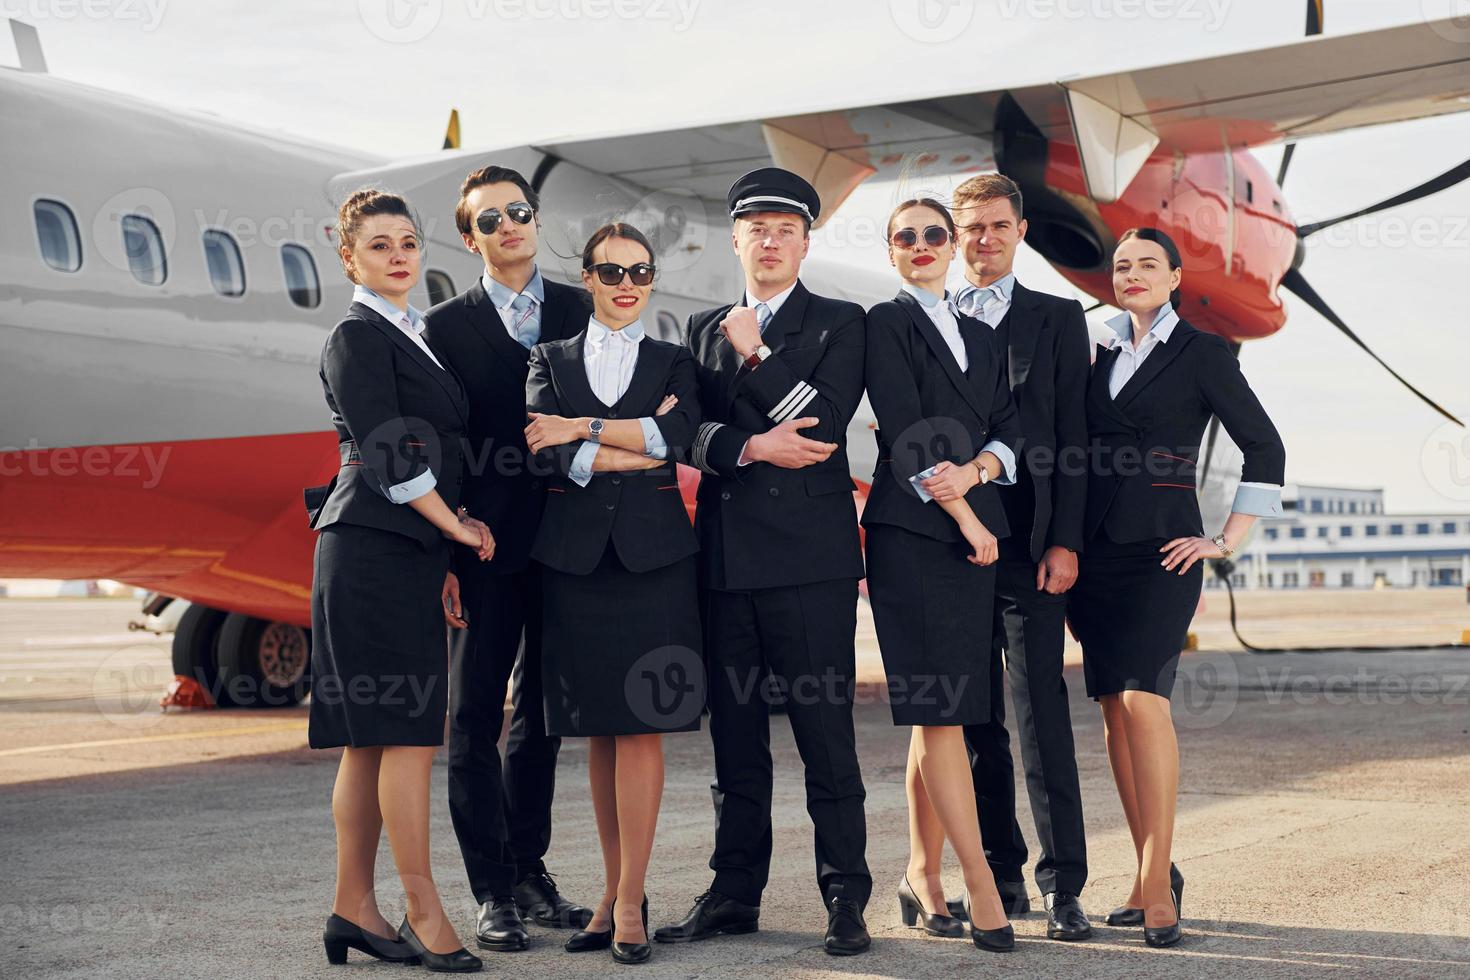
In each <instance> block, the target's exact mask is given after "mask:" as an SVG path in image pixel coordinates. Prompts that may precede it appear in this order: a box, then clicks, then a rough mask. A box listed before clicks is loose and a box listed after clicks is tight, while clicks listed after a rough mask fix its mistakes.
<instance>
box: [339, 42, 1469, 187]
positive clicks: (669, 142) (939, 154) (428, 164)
mask: <svg viewBox="0 0 1470 980" xmlns="http://www.w3.org/2000/svg"><path fill="white" fill-rule="evenodd" d="M1467 34H1470V32H1467V29H1466V28H1465V27H1464V26H1463V25H1461V24H1459V23H1458V21H1456V20H1455V19H1445V20H1439V21H1421V22H1419V23H1414V24H1409V25H1405V26H1402V27H1393V28H1387V29H1383V30H1374V31H1367V32H1363V33H1358V34H1344V35H1338V36H1332V37H1314V38H1310V39H1307V40H1304V41H1297V42H1294V43H1290V44H1283V45H1279V46H1276V47H1270V48H1264V49H1257V50H1252V51H1244V52H1240V53H1236V54H1229V55H1222V56H1219V57H1214V58H1206V59H1203V60H1196V61H1187V62H1180V63H1177V64H1170V65H1162V66H1157V67H1152V68H1142V69H1138V70H1134V71H1128V72H1121V73H1114V74H1108V75H1098V76H1093V77H1087V78H1073V79H1061V80H1058V81H1057V82H1055V83H1052V84H1044V85H1027V86H1025V87H1022V88H1015V89H994V90H988V91H973V92H950V93H940V94H936V95H933V96H930V97H925V98H919V99H914V100H908V101H902V102H892V103H886V104H877V105H867V106H864V105H845V106H831V107H827V108H824V109H823V108H819V109H818V110H817V111H808V112H803V113H801V114H799V115H791V116H782V117H772V118H764V119H747V120H737V121H729V122H719V123H712V124H707V125H693V126H684V127H680V128H676V129H666V130H661V131H653V132H623V133H609V134H603V135H599V136H593V137H588V138H577V139H551V140H546V141H542V142H537V143H533V144H532V145H531V146H530V147H526V149H531V150H536V151H539V152H540V153H542V154H545V155H546V156H547V157H550V158H554V159H555V160H558V161H565V162H568V163H571V164H574V165H578V166H582V167H586V168H587V169H589V170H593V171H596V172H599V173H603V174H606V175H608V176H610V177H613V178H616V179H620V180H626V181H628V182H630V183H632V184H635V185H639V186H642V187H649V188H678V189H680V190H681V191H683V192H684V193H688V194H691V195H693V196H697V197H700V198H703V199H705V200H709V201H722V200H723V198H724V194H725V190H726V189H727V188H728V187H729V186H730V183H731V182H732V181H733V180H734V178H735V177H737V176H739V175H740V174H741V173H743V172H745V171H746V170H749V169H752V168H754V167H758V166H765V165H768V164H769V163H771V162H774V163H776V164H777V165H779V166H784V167H787V168H788V169H791V170H794V171H796V172H798V173H801V174H802V175H803V176H805V177H806V178H807V179H808V180H810V181H811V182H812V184H813V186H815V187H816V188H817V190H818V192H819V193H820V194H821V197H822V211H823V215H824V216H829V215H831V214H833V213H834V212H835V211H836V210H837V208H838V207H839V206H840V205H841V203H842V201H843V200H845V199H846V197H847V196H848V195H849V194H850V193H851V192H852V191H853V189H855V188H856V187H857V186H858V185H859V184H861V183H862V182H863V181H864V180H866V179H868V178H870V177H873V176H875V175H877V176H880V177H884V178H892V177H900V176H905V175H912V174H915V173H925V172H933V173H944V174H950V175H952V174H959V173H965V172H968V171H981V170H988V169H993V168H994V167H995V166H996V151H997V147H996V133H997V130H998V129H1004V128H1005V127H1004V126H1002V125H1000V123H999V122H998V120H999V121H1001V122H1003V121H1004V119H1005V116H1004V114H1005V113H1007V112H1015V111H1019V112H1020V113H1022V114H1024V116H1025V122H1026V124H1027V129H1028V130H1029V131H1030V132H1032V133H1038V134H1039V135H1041V136H1043V137H1044V138H1046V139H1048V140H1051V141H1056V142H1063V143H1072V144H1075V145H1076V146H1077V148H1078V151H1079V154H1080V156H1081V158H1082V163H1083V168H1084V170H1085V172H1086V176H1087V180H1088V188H1089V191H1090V192H1091V193H1092V196H1093V197H1095V198H1096V199H1098V200H1100V201H1111V200H1116V199H1117V198H1118V197H1119V196H1120V195H1121V194H1122V192H1123V191H1124V190H1125V189H1126V188H1127V186H1128V184H1129V182H1131V180H1132V179H1133V176H1134V175H1135V174H1136V173H1137V172H1138V169H1139V168H1140V167H1142V165H1143V163H1144V162H1145V160H1147V158H1148V157H1149V155H1150V154H1151V153H1152V152H1153V151H1154V149H1155V148H1157V147H1158V146H1161V145H1162V146H1164V147H1167V148H1170V149H1173V150H1177V151H1179V152H1182V153H1191V152H1205V151H1209V152H1218V151H1220V150H1221V149H1223V148H1224V147H1226V146H1229V147H1232V148H1237V149H1239V148H1245V147H1252V146H1260V145H1264V144H1268V143H1273V142H1279V141H1282V140H1294V139H1298V138H1301V137H1304V136H1313V135H1318V134H1323V133H1331V132H1337V131H1340V130H1345V129H1352V128H1357V127H1360V126H1371V125H1376V124H1380V123H1388V122H1399V121H1403V120H1408V119H1418V118H1423V117H1425V116H1432V115H1441V114H1446V113H1452V112H1462V111H1465V110H1467V109H1470V44H1467V43H1465V42H1466V40H1467ZM478 152H479V154H480V155H483V153H484V152H485V151H483V150H482V151H478ZM463 155H464V154H463V153H446V154H442V155H440V156H439V157H438V158H437V162H435V161H416V162H412V163H410V164H406V165H404V166H405V168H406V169H407V170H409V171H414V170H421V169H423V168H429V169H436V168H447V169H445V172H446V173H447V172H449V171H450V170H455V171H457V170H459V169H461V168H462V166H463V161H462V159H461V157H462V156H463ZM396 169H397V168H395V167H394V166H390V167H388V168H375V169H373V170H369V171H356V172H354V173H353V174H348V175H343V179H344V180H345V181H346V183H350V182H351V181H353V180H355V181H358V182H361V181H362V180H364V179H377V178H385V177H389V176H394V175H395V171H396ZM396 175H398V176H407V175H408V174H406V173H399V174H396ZM339 183H341V184H342V186H346V183H343V182H342V181H334V182H333V184H334V187H335V186H337V185H338V184H339ZM405 189H409V188H407V187H405Z"/></svg>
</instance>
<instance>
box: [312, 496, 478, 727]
mask: <svg viewBox="0 0 1470 980" xmlns="http://www.w3.org/2000/svg"><path fill="white" fill-rule="evenodd" d="M448 569H449V548H448V546H447V542H446V543H444V544H436V546H435V547H433V548H431V549H429V550H427V551H426V550H424V547H423V546H422V545H420V544H419V543H418V542H417V541H415V540H414V539H412V538H409V537H406V536H405V535H402V534H395V533H394V532H392V531H383V530H380V529H378V528H372V527H360V526H358V525H355V524H333V525H331V526H330V527H328V528H326V529H325V530H323V531H322V532H321V534H320V535H319V536H318V537H317V541H316V556H315V559H314V561H313V565H312V580H311V641H312V642H311V713H310V720H309V724H308V726H307V742H308V744H309V745H310V746H311V747H312V748H314V749H327V748H335V747H337V746H342V745H350V746H352V747H354V748H360V747H363V746H369V745H441V744H443V742H444V713H445V709H446V706H447V705H448V693H449V646H448V633H447V630H446V627H445V623H444V610H443V607H442V606H441V605H440V602H441V599H440V596H441V594H442V592H443V588H444V575H445V573H446V572H447V571H448Z"/></svg>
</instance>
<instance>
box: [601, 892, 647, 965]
mask: <svg viewBox="0 0 1470 980" xmlns="http://www.w3.org/2000/svg"><path fill="white" fill-rule="evenodd" d="M617 907H618V903H617V902H616V901H614V902H613V907H612V908H611V909H609V910H608V912H609V915H608V918H610V919H611V918H612V913H614V912H616V911H617ZM617 928H618V923H617V920H616V919H613V922H612V927H611V928H610V929H608V932H607V934H608V936H612V934H613V933H614V932H615V931H616V930H617ZM652 956H653V947H652V946H650V945H649V943H648V896H647V895H644V896H643V942H641V943H620V942H618V941H617V940H616V939H614V940H613V941H612V957H613V959H615V960H617V961H618V962H619V963H643V962H646V961H647V960H648V959H649V958H650V957H652Z"/></svg>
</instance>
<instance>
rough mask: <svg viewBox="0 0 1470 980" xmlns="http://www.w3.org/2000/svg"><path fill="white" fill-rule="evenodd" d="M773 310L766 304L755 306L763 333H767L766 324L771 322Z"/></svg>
mask: <svg viewBox="0 0 1470 980" xmlns="http://www.w3.org/2000/svg"><path fill="white" fill-rule="evenodd" d="M771 316H772V313H771V308H770V307H769V306H767V305H766V304H764V303H757V304H755V317H756V320H758V321H759V322H760V327H761V333H763V334H764V333H765V332H766V324H768V323H770V322H771Z"/></svg>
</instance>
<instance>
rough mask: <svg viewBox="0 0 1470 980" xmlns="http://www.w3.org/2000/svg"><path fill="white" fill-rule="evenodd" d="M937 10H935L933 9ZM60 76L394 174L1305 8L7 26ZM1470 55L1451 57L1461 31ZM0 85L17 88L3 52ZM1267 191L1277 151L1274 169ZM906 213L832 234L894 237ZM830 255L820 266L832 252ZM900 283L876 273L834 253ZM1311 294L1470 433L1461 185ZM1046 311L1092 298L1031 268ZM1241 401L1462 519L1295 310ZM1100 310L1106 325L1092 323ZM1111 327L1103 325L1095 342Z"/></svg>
mask: <svg viewBox="0 0 1470 980" xmlns="http://www.w3.org/2000/svg"><path fill="white" fill-rule="evenodd" d="M921 4H922V5H923V6H921ZM1326 6H1327V14H1326V20H1327V33H1328V34H1338V33H1349V32H1353V31H1359V30H1369V29H1375V28H1382V27H1388V26H1393V25H1395V24H1400V23H1407V22H1409V21H1410V20H1413V19H1417V18H1419V17H1426V16H1427V17H1441V16H1450V15H1459V16H1461V17H1462V21H1460V22H1457V24H1456V30H1457V32H1458V33H1457V38H1459V39H1463V41H1464V42H1465V43H1467V44H1470V17H1467V15H1470V0H1395V2H1393V3H1385V2H1382V0H1355V2H1343V0H1328V3H1327V5H1326ZM0 12H3V13H4V14H5V15H7V16H9V17H15V18H18V19H21V20H24V21H27V22H29V23H31V24H33V25H34V26H35V27H36V28H37V29H38V31H39V33H40V38H41V43H42V46H43V49H44V51H45V54H46V58H47V62H48V67H49V70H50V71H51V73H52V74H54V75H57V76H60V77H63V78H67V79H71V80H74V81H78V82H82V83H86V84H89V85H96V86H98V87H101V88H105V89H109V90H113V91H122V92H127V93H129V94H132V95H135V96H139V97H142V98H146V99H150V100H154V101H157V102H161V103H164V104H167V105H174V106H180V107H185V108H190V109H196V110H203V111H206V112H210V113H213V114H214V115H216V116H218V117H220V118H222V119H225V120H237V121H239V122H241V123H245V124H249V125H252V126H258V127H265V128H269V129H278V130H284V131H287V132H290V133H293V134H297V135H301V136H305V137H308V138H312V139H317V140H321V141H323V142H327V143H333V144H338V145H342V146H349V147H354V148H358V149H361V150H365V151H369V152H373V153H378V154H382V155H384V156H388V157H413V156H420V155H423V154H425V153H430V152H433V151H435V150H436V149H437V148H438V147H439V145H440V143H441V141H442V139H443V133H444V126H445V122H446V119H447V117H448V114H449V110H450V108H451V107H457V108H458V109H459V111H460V117H461V132H462V137H463V145H464V146H466V147H481V146H483V147H485V148H487V149H490V148H495V147H506V146H518V145H524V144H526V143H529V142H532V141H536V140H542V139H548V138H551V137H554V136H585V135H589V134H595V133H604V132H616V131H638V130H648V129H653V128H666V127H675V126H681V125H696V124H699V123H702V122H717V121H725V120H731V119H745V118H754V117H760V116H772V115H787V114H791V113H794V112H797V111H800V110H801V109H802V108H803V107H805V106H808V105H810V106H817V105H822V104H828V103H836V102H843V101H848V100H851V101H854V102H874V101H880V100H882V101H887V100H888V99H890V98H894V97H902V96H919V95H924V94H930V93H939V92H945V91H972V90H989V89H993V88H1002V87H1015V86H1020V85H1026V84H1036V83H1043V82H1050V81H1055V80H1058V79H1063V78H1067V77H1073V76H1082V75H1090V74H1095V73H1099V72H1107V71H1118V70H1125V69H1128V68H1135V67H1144V66H1147V65H1153V64H1163V63H1169V62H1178V61H1187V60H1191V59H1194V58H1199V57H1205V56H1209V55H1214V54H1223V53H1228V52H1235V51H1244V50H1250V49H1253V48H1256V47H1260V46H1264V45H1272V44H1282V43H1289V42H1291V41H1294V40H1296V39H1297V38H1299V37H1300V35H1301V33H1302V27H1303V17H1304V4H1301V3H1295V2H1291V0H982V2H978V3H974V4H966V3H961V2H959V0H841V2H839V0H820V2H819V0H810V2H802V3H797V2H792V0H294V2H281V0H248V2H247V0H0ZM1461 23H1463V24H1464V30H1463V31H1459V25H1460V24H1461ZM0 61H3V62H4V63H7V64H13V63H14V61H15V55H14V51H13V48H12V47H11V44H10V38H9V34H8V32H5V35H4V37H3V38H0ZM1467 148H1470V112H1467V113H1465V114H1462V115H1459V116H1456V117H1451V118H1443V119H1439V120H1430V121H1423V122H1414V123H1401V124H1395V125H1391V126H1384V127H1376V128H1373V129H1367V130H1360V131H1357V132H1353V133H1345V134H1340V135H1335V136H1328V137H1319V138H1315V139H1312V140H1309V141H1304V142H1303V143H1301V144H1300V145H1299V146H1298V147H1297V151H1296V154H1295V159H1294V160H1293V162H1292V168H1291V173H1290V176H1289V178H1288V180H1287V183H1286V187H1285V191H1286V197H1287V200H1288V202H1289V205H1290V207H1291V209H1292V211H1293V213H1294V215H1295V216H1296V218H1297V219H1298V221H1300V222H1302V223H1305V222H1308V221H1312V220H1315V219H1319V218H1326V217H1331V216H1333V215H1336V214H1339V213H1343V212H1346V211H1350V210H1353V209H1356V208H1358V207H1361V206H1364V205H1366V204H1369V203H1372V202H1374V201H1377V200H1379V199H1382V198H1384V197H1387V196H1390V195H1392V194H1394V193H1397V192H1399V191H1401V190H1404V189H1407V188H1408V187H1411V186H1413V185H1414V184H1416V183H1418V182H1420V181H1422V180H1424V179H1426V178H1428V177H1431V176H1433V175H1435V174H1438V173H1440V172H1442V171H1444V170H1446V169H1448V168H1449V167H1451V166H1453V165H1455V164H1456V163H1459V162H1460V161H1461V160H1463V159H1464V158H1465V155H1466V150H1467ZM1259 155H1260V157H1261V159H1262V160H1263V161H1265V163H1266V165H1267V168H1268V169H1269V170H1270V171H1272V172H1274V171H1275V168H1276V164H1277V161H1278V160H1279V158H1280V151H1279V149H1277V148H1268V149H1265V150H1261V151H1259ZM901 190H902V189H901V188H898V187H896V186H894V185H893V184H870V185H865V186H864V187H862V188H860V189H859V190H858V191H857V192H856V193H854V194H853V196H852V197H851V198H850V199H849V200H848V202H847V203H846V204H844V205H843V208H842V210H841V211H840V212H839V213H840V214H841V215H842V216H844V217H851V216H853V215H871V216H876V217H879V218H880V219H881V217H882V216H884V215H886V214H887V211H888V209H889V208H890V207H891V205H892V204H893V203H895V201H896V200H897V199H898V196H899V194H900V192H901ZM827 244H829V243H824V241H823V238H822V236H821V233H820V232H818V234H817V236H816V240H815V241H814V244H813V249H814V250H821V249H823V248H824V245H827ZM830 254H832V256H833V257H834V258H836V259H839V260H840V261H843V262H848V263H851V264H852V265H854V266H855V267H857V268H860V269H864V270H867V271H870V272H878V273H886V274H889V275H891V270H889V267H888V264H887V260H886V257H885V256H884V254H883V252H882V250H881V248H875V249H873V250H863V249H853V248H846V249H835V248H834V249H832V250H831V253H830ZM1303 271H1304V272H1305V273H1306V275H1307V276H1308V278H1309V279H1310V281H1311V282H1312V284H1313V285H1314V287H1315V288H1316V289H1317V291H1318V292H1319V293H1320V294H1321V295H1322V296H1323V297H1324V298H1326V299H1327V301H1328V302H1329V303H1330V304H1331V305H1332V306H1333V307H1334V308H1335V309H1336V310H1337V312H1338V313H1339V314H1340V315H1341V316H1342V317H1343V318H1344V319H1345V320H1346V321H1347V322H1348V324H1349V325H1350V326H1351V327H1352V328H1353V329H1354V330H1355V331H1356V332H1357V333H1358V334H1359V335H1360V336H1362V337H1363V338H1364V340H1365V341H1366V342H1367V343H1368V344H1369V345H1370V346H1372V347H1373V348H1374V349H1375V350H1376V351H1378V353H1379V354H1380V355H1381V356H1382V357H1384V359H1385V360H1387V361H1388V362H1389V363H1390V364H1392V365H1394V367H1395V368H1397V369H1398V370H1399V371H1400V373H1402V374H1404V375H1405V376H1407V377H1408V378H1409V379H1410V380H1411V381H1413V382H1414V383H1415V384H1417V385H1418V386H1419V387H1420V388H1421V389H1423V390H1424V391H1426V392H1428V393H1429V394H1430V395H1431V396H1432V397H1434V398H1436V399H1437V400H1439V401H1440V402H1441V403H1442V404H1444V405H1446V406H1447V407H1449V408H1450V409H1451V410H1452V411H1454V412H1456V413H1457V414H1459V415H1461V416H1462V417H1470V312H1467V304H1466V303H1465V301H1464V286H1465V283H1466V281H1467V279H1470V182H1466V183H1464V184H1461V185H1460V186H1458V187H1456V188H1453V189H1451V190H1449V191H1446V192H1443V193H1441V194H1438V195H1436V196H1434V197H1431V198H1427V199H1424V200H1421V201H1419V202H1416V203H1415V204H1412V205H1409V206H1405V207H1401V208H1396V209H1393V210H1389V211H1384V212H1380V213H1379V214H1377V215H1374V216H1372V217H1370V218H1367V219H1363V220H1360V221H1357V222H1354V223H1352V224H1351V225H1345V226H1340V227H1339V229H1333V230H1332V231H1330V232H1327V233H1324V234H1323V235H1319V236H1317V237H1316V238H1315V239H1314V240H1313V242H1312V244H1310V245H1309V246H1308V252H1307V258H1306V262H1305V264H1304V266H1303ZM1017 273H1018V276H1019V277H1020V278H1021V279H1022V280H1023V281H1024V282H1026V283H1027V285H1029V286H1031V287H1032V288H1036V289H1042V290H1047V291H1051V292H1056V293H1060V294H1063V295H1076V292H1075V291H1074V290H1073V289H1072V288H1071V287H1070V286H1069V285H1068V284H1067V283H1066V282H1065V281H1064V280H1063V279H1062V278H1061V277H1060V276H1059V275H1058V274H1056V273H1055V272H1054V271H1053V270H1052V269H1051V268H1050V267H1049V266H1047V264H1046V263H1045V262H1044V261H1043V260H1042V259H1041V258H1040V257H1039V256H1038V255H1037V254H1036V253H1034V252H1030V251H1029V250H1026V249H1024V248H1023V251H1022V253H1021V255H1020V257H1019V258H1018V261H1017ZM1286 302H1287V307H1288V321H1287V324H1286V327H1285V328H1284V329H1283V330H1282V331H1280V332H1279V333H1278V334H1276V335H1275V336H1273V337H1270V338H1267V339H1265V340H1261V341H1256V342H1253V343H1250V344H1248V345H1247V346H1246V347H1245V349H1244V350H1243V352H1242V354H1241V363H1242V365H1243V367H1244V369H1245V372H1246V375H1247V377H1248V378H1249V379H1250V381H1251V384H1252V385H1253V386H1254V388H1255V389H1256V391H1257V393H1258V394H1259V396H1260V398H1261V400H1262V402H1263V403H1264V404H1265V405H1266V407H1267V409H1268V411H1270V413H1271V414H1272V416H1273V418H1274V419H1275V420H1276V422H1277V425H1278V427H1279V428H1280V430H1281V433H1282V436H1283V438H1284V440H1285V442H1286V445H1287V458H1288V473H1287V478H1288V480H1290V481H1293V482H1299V483H1317V484H1328V485H1334V486H1351V487H1379V486H1381V487H1384V488H1385V489H1386V491H1387V505H1388V509H1389V510H1390V511H1394V512H1400V513H1404V512H1418V511H1422V512H1441V511H1446V512H1449V511H1453V512H1466V511H1470V436H1467V435H1466V434H1465V431H1464V430H1460V429H1451V428H1450V427H1449V426H1448V423H1443V424H1442V422H1441V420H1440V419H1439V418H1438V416H1436V415H1434V414H1433V413H1432V412H1431V411H1430V410H1429V409H1428V408H1426V407H1424V406H1422V405H1421V404H1420V403H1419V402H1418V401H1417V400H1416V399H1414V398H1413V396H1412V395H1409V394H1408V393H1407V392H1404V391H1402V390H1401V389H1400V388H1398V386H1397V384H1396V383H1395V382H1394V381H1393V380H1392V379H1391V378H1390V377H1388V376H1387V375H1386V374H1385V373H1384V372H1383V371H1382V369H1380V368H1379V367H1378V366H1377V365H1376V364H1374V363H1373V362H1372V361H1371V360H1370V359H1369V358H1368V357H1367V356H1366V355H1365V354H1363V353H1362V352H1361V351H1360V350H1358V349H1357V348H1356V347H1354V346H1353V345H1352V344H1351V343H1350V342H1349V341H1348V340H1347V339H1346V338H1344V337H1342V336H1341V335H1339V334H1338V333H1337V331H1336V330H1335V329H1334V328H1333V327H1332V326H1331V325H1330V324H1328V323H1327V322H1325V321H1324V320H1322V319H1321V318H1320V317H1318V316H1317V315H1316V314H1315V313H1314V312H1313V311H1311V310H1310V309H1308V308H1306V307H1305V306H1304V305H1303V304H1302V303H1300V302H1299V301H1297V300H1296V299H1295V298H1294V297H1291V296H1289V295H1288V296H1287V299H1286ZM1089 303H1090V301H1089ZM1111 312H1112V311H1110V310H1099V311H1098V312H1096V313H1093V314H1091V316H1090V319H1091V320H1094V321H1098V322H1100V321H1101V320H1102V319H1104V318H1105V317H1106V316H1107V315H1109V313H1111Z"/></svg>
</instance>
